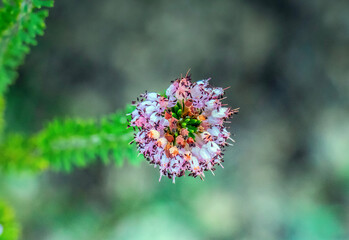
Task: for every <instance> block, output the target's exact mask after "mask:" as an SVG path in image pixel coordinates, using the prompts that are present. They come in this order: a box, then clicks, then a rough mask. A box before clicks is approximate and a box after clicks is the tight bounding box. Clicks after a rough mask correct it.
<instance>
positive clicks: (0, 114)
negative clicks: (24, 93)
mask: <svg viewBox="0 0 349 240" xmlns="http://www.w3.org/2000/svg"><path fill="white" fill-rule="evenodd" d="M4 112H5V100H4V98H3V97H1V96H0V140H1V135H2V131H3V130H4V125H5V121H4Z"/></svg>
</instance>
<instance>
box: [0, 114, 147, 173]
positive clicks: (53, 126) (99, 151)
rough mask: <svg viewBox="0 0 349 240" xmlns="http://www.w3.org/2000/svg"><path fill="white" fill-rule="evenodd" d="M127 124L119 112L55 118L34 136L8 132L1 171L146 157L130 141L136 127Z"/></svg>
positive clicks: (67, 167)
mask: <svg viewBox="0 0 349 240" xmlns="http://www.w3.org/2000/svg"><path fill="white" fill-rule="evenodd" d="M127 125H128V122H127V116H126V115H125V114H124V112H118V113H115V114H111V115H108V116H106V117H103V118H102V119H100V120H82V119H67V120H64V121H59V120H55V121H53V122H51V123H49V124H48V126H47V128H44V129H43V130H42V131H41V132H39V133H38V134H36V135H34V136H32V137H28V136H23V135H20V134H11V135H8V136H6V137H4V139H3V141H2V143H1V144H0V153H1V157H0V171H1V170H2V171H11V170H30V171H34V172H35V171H41V170H45V169H48V168H51V169H54V170H63V171H70V170H71V169H72V168H73V167H85V166H87V165H88V164H91V163H93V162H95V161H96V160H97V159H101V160H102V161H103V162H104V163H109V162H110V161H111V160H112V159H113V160H114V161H115V163H116V164H117V165H121V164H122V163H123V160H124V159H128V160H129V162H131V163H137V162H139V161H140V160H142V158H141V157H138V156H137V151H136V149H135V147H134V145H130V144H129V143H130V142H131V141H132V139H133V130H132V129H127Z"/></svg>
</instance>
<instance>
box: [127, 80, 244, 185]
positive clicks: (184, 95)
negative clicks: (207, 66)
mask: <svg viewBox="0 0 349 240" xmlns="http://www.w3.org/2000/svg"><path fill="white" fill-rule="evenodd" d="M209 80H210V79H207V80H201V81H198V82H195V83H192V82H191V79H190V76H188V75H186V76H185V77H181V78H178V79H176V80H175V81H174V82H172V84H171V85H170V87H169V88H168V89H167V91H166V94H163V95H160V94H158V93H153V92H152V93H147V92H146V93H145V94H142V95H141V96H140V98H137V102H136V101H134V102H133V104H134V105H135V106H136V109H135V110H134V111H133V112H132V113H131V116H132V119H131V121H130V126H132V127H134V129H136V128H137V129H138V130H139V131H138V132H137V133H135V139H134V141H135V142H136V143H137V145H138V150H139V152H140V154H143V155H144V157H145V158H146V159H147V160H148V161H149V162H150V164H154V165H155V167H156V166H159V170H160V179H159V181H160V180H161V177H162V176H167V177H169V178H170V179H173V182H175V178H176V177H181V176H183V175H185V171H189V172H190V173H189V176H193V177H197V176H199V177H200V178H201V179H203V177H204V176H205V175H204V171H208V170H210V171H211V172H212V174H213V171H214V170H215V165H217V164H218V165H220V166H222V164H221V162H223V159H222V158H223V150H224V147H225V146H227V145H231V143H228V142H227V140H231V141H233V139H231V138H230V133H229V132H228V131H227V129H226V127H225V126H224V123H225V122H226V120H227V119H228V118H230V117H231V116H232V115H233V114H235V113H237V112H238V109H230V108H228V107H224V104H222V100H223V99H224V97H223V95H224V90H225V89H222V88H215V87H212V86H210V85H209ZM132 142H133V141H132ZM222 167H223V166H222Z"/></svg>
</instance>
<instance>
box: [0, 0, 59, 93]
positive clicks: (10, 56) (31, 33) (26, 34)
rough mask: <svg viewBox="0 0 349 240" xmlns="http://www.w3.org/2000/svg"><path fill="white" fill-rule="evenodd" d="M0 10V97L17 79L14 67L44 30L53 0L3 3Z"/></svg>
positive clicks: (19, 0) (5, 1)
mask: <svg viewBox="0 0 349 240" xmlns="http://www.w3.org/2000/svg"><path fill="white" fill-rule="evenodd" d="M2 3H3V7H2V9H0V96H1V95H2V94H3V92H4V91H5V90H6V89H7V86H8V85H9V84H10V83H11V82H12V81H13V80H14V79H15V77H16V76H17V72H16V70H17V67H18V66H19V65H20V64H21V63H22V62H23V59H24V56H25V55H26V54H27V53H28V52H29V46H30V45H36V43H37V42H36V40H35V37H36V36H37V35H42V34H43V32H44V29H45V18H46V17H47V16H48V11H47V10H40V9H41V8H42V7H52V6H53V0H3V2H2Z"/></svg>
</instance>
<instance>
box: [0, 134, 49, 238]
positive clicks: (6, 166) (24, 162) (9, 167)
mask: <svg viewBox="0 0 349 240" xmlns="http://www.w3.org/2000/svg"><path fill="white" fill-rule="evenodd" d="M0 153H1V156H0V171H1V172H9V171H31V172H40V171H42V170H45V169H47V168H48V167H49V162H48V160H47V159H46V158H44V157H43V156H42V154H41V152H40V149H39V146H38V141H37V137H31V138H30V137H28V136H25V135H22V134H9V135H7V136H4V138H3V141H2V142H1V144H0ZM0 239H1V238H0Z"/></svg>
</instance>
